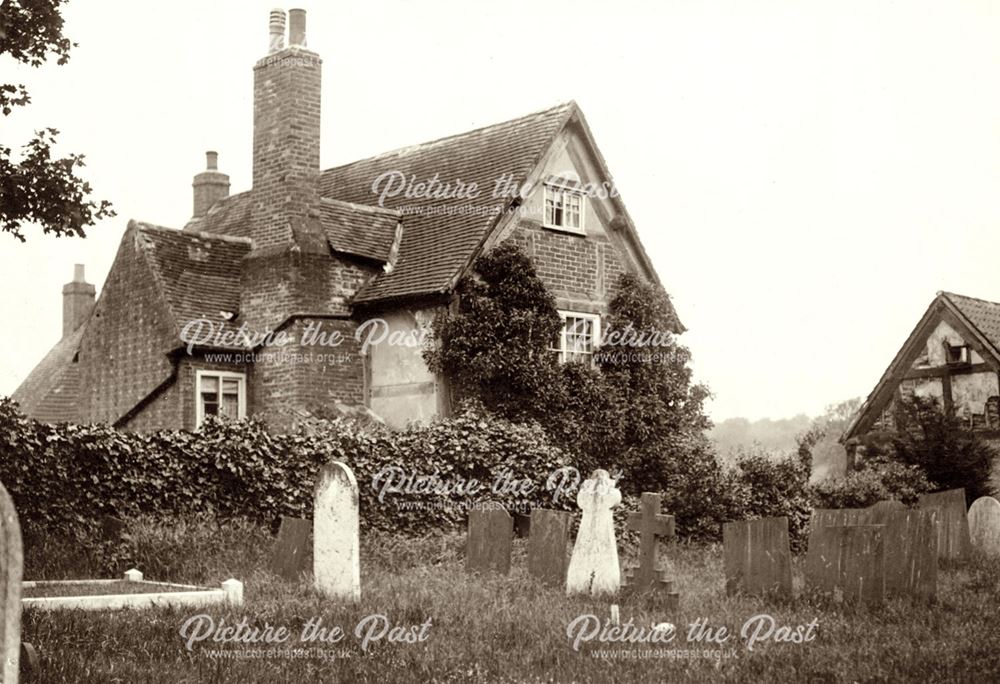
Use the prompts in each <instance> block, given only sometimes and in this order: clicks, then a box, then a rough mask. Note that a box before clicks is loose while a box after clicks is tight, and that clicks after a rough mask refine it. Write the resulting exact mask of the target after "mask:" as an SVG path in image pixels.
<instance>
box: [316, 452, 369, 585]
mask: <svg viewBox="0 0 1000 684" xmlns="http://www.w3.org/2000/svg"><path fill="white" fill-rule="evenodd" d="M359 522H360V520H359V515H358V483H357V480H355V479H354V473H353V472H351V469H350V468H348V467H347V466H346V465H344V464H343V463H340V462H337V461H334V462H333V463H328V464H326V465H325V466H323V467H322V468H321V469H320V471H319V480H318V481H317V482H316V498H315V506H314V510H313V576H314V581H315V583H316V588H317V589H318V590H319V592H320V593H321V594H323V595H325V596H328V597H330V598H334V599H340V600H345V601H358V600H360V599H361V566H360V552H359V549H358V527H359Z"/></svg>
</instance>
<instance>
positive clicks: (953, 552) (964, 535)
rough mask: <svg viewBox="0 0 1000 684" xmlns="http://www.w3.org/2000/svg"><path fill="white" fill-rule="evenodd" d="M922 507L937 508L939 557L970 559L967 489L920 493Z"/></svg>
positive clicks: (970, 545)
mask: <svg viewBox="0 0 1000 684" xmlns="http://www.w3.org/2000/svg"><path fill="white" fill-rule="evenodd" d="M920 508H925V509H926V508H937V509H939V512H938V516H937V538H938V559H945V560H968V558H969V554H970V552H971V550H972V544H971V542H970V540H969V519H968V517H967V515H966V508H965V490H964V489H948V490H945V491H943V492H934V493H933V494H921V495H920Z"/></svg>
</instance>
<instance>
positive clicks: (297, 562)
mask: <svg viewBox="0 0 1000 684" xmlns="http://www.w3.org/2000/svg"><path fill="white" fill-rule="evenodd" d="M311 530H312V523H310V522H309V521H308V520H303V519H302V518H289V517H286V516H282V517H281V527H280V528H279V529H278V539H277V541H275V543H274V552H273V553H272V555H271V570H272V571H273V572H274V574H276V575H280V576H281V577H284V578H285V579H287V580H294V579H298V577H299V575H301V574H302V572H303V571H305V569H306V555H307V553H308V547H309V532H310V531H311Z"/></svg>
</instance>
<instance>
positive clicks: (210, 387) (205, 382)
mask: <svg viewBox="0 0 1000 684" xmlns="http://www.w3.org/2000/svg"><path fill="white" fill-rule="evenodd" d="M201 391H202V394H213V395H214V394H218V393H219V378H217V377H213V376H211V375H203V376H201Z"/></svg>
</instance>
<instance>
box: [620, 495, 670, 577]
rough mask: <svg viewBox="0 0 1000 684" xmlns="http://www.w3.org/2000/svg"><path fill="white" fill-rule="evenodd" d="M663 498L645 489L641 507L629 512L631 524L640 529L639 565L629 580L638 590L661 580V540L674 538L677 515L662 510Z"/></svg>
mask: <svg viewBox="0 0 1000 684" xmlns="http://www.w3.org/2000/svg"><path fill="white" fill-rule="evenodd" d="M662 498H663V497H662V496H661V495H660V494H653V493H652V492H643V493H642V496H641V497H640V499H639V511H638V512H637V513H629V515H628V528H629V529H630V530H633V531H634V532H638V533H639V567H638V568H637V569H636V570H635V573H634V575H633V576H632V577H631V578H630V581H629V588H630V589H632V590H634V591H636V592H644V591H649V590H650V589H652V588H653V587H654V586H656V584H657V582H659V580H660V576H659V574H658V573H659V570H660V568H659V542H660V540H661V539H662V540H664V541H667V540H670V539H673V538H674V516H672V515H664V514H662V513H660V501H661V500H662Z"/></svg>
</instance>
